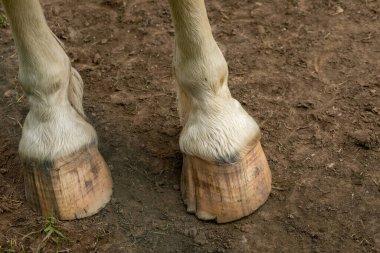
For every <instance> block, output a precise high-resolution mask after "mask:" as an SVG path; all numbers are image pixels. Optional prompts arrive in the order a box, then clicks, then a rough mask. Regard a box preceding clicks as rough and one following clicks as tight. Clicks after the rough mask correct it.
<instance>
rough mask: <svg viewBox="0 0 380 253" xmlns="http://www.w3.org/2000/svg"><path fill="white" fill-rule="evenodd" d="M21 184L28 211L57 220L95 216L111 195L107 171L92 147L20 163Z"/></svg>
mask: <svg viewBox="0 0 380 253" xmlns="http://www.w3.org/2000/svg"><path fill="white" fill-rule="evenodd" d="M24 182H25V194H26V199H27V201H28V202H29V203H30V205H31V206H32V208H33V209H34V210H36V211H39V212H41V213H42V215H43V216H54V217H56V218H58V219H60V220H73V219H79V218H84V217H88V216H91V215H93V214H96V213H97V212H99V211H100V210H101V209H102V208H103V207H104V206H105V205H106V204H107V203H108V202H109V200H110V199H111V195H112V178H111V174H110V171H109V169H108V167H107V164H106V163H105V161H104V160H103V158H102V156H101V154H100V153H99V151H98V148H97V147H96V146H95V145H92V146H89V147H87V148H85V149H83V150H80V151H78V152H76V153H74V154H72V155H70V156H67V157H62V158H59V159H56V160H55V161H51V162H50V161H45V162H39V161H33V160H30V159H29V160H28V159H26V160H24Z"/></svg>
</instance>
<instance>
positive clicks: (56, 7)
mask: <svg viewBox="0 0 380 253" xmlns="http://www.w3.org/2000/svg"><path fill="white" fill-rule="evenodd" d="M51 12H52V13H53V15H54V16H58V15H59V13H60V12H61V9H60V8H59V6H56V5H55V6H53V8H52V10H51Z"/></svg>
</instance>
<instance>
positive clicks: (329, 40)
mask: <svg viewBox="0 0 380 253" xmlns="http://www.w3.org/2000/svg"><path fill="white" fill-rule="evenodd" d="M42 4H43V7H44V10H45V14H46V17H47V20H48V23H49V25H50V27H51V28H52V30H53V31H54V33H55V34H56V35H57V36H58V37H59V38H60V39H61V40H62V41H63V42H64V43H65V45H66V51H67V52H68V54H69V56H70V57H71V59H72V64H73V66H75V67H76V68H77V69H78V70H79V72H80V74H81V75H82V77H83V79H84V82H85V95H84V107H85V111H86V113H87V115H88V117H89V119H90V121H91V122H92V124H93V125H94V126H95V128H96V130H97V132H98V135H99V143H100V144H99V148H100V151H101V152H102V154H103V155H104V158H105V160H106V161H107V163H108V164H109V166H110V168H111V170H112V174H113V179H114V183H115V186H114V195H113V198H112V200H111V203H110V204H108V205H107V207H106V208H105V209H104V210H103V211H101V212H100V213H99V214H97V215H95V216H93V217H90V218H86V219H83V220H76V221H70V222H58V223H57V224H53V227H54V228H55V229H56V230H57V231H59V232H61V233H62V234H63V235H64V237H61V236H60V235H59V233H53V235H52V236H51V237H49V238H47V240H45V241H44V242H43V239H44V237H45V236H46V234H47V232H48V230H45V231H41V229H43V228H46V227H47V225H45V221H44V219H42V218H41V217H40V216H39V215H38V214H36V213H34V212H33V211H31V209H30V208H29V206H28V204H27V203H25V197H24V193H23V178H22V173H21V171H20V165H21V163H20V159H19V157H18V154H17V147H18V141H19V139H20V137H21V124H22V122H23V119H24V118H25V116H26V114H27V112H28V105H27V101H26V99H25V96H24V95H23V91H22V89H21V87H20V84H19V83H18V81H17V66H18V63H17V61H18V60H17V55H16V52H15V46H14V43H13V41H12V37H11V31H10V29H9V26H7V24H6V21H4V20H3V21H1V20H0V118H1V122H0V130H1V131H0V246H1V247H0V252H23V251H25V252H33V251H36V250H37V248H38V247H40V248H42V252H380V139H379V138H380V115H379V114H380V17H379V14H380V2H379V1H378V0H344V1H343V0H340V1H339V0H288V1H285V0H261V1H252V0H241V1H234V0H219V1H216V0H215V1H207V8H208V11H209V18H210V22H211V25H212V28H213V32H214V36H215V39H216V40H217V42H218V43H219V45H220V47H221V48H222V51H223V52H224V54H225V57H226V59H227V61H228V64H229V70H230V76H229V86H230V89H231V92H232V94H233V95H234V96H235V97H236V98H237V99H238V100H239V101H241V102H242V104H243V106H244V107H245V109H246V110H247V111H248V112H249V113H250V114H251V115H253V116H254V117H255V119H256V120H257V122H258V123H259V125H260V127H261V129H262V133H263V137H262V144H263V147H264V150H265V152H266V154H267V157H268V160H269V165H270V167H271V170H272V174H273V191H272V193H271V195H270V197H269V199H268V201H267V203H266V204H265V205H264V206H263V207H262V208H260V209H259V210H258V211H256V212H255V213H254V214H252V215H250V216H249V217H247V218H244V219H242V220H239V221H236V222H233V223H229V224H224V225H217V224H215V223H214V222H202V221H199V220H197V219H196V217H195V216H193V215H190V214H187V213H186V210H185V206H184V205H183V203H182V201H181V198H180V192H179V178H180V173H181V164H182V156H181V153H180V151H179V147H178V138H179V133H180V127H179V118H178V116H177V111H176V94H175V83H174V81H173V77H172V74H171V60H172V55H173V38H174V30H173V26H172V24H171V18H170V13H169V8H168V4H167V2H166V1H153V0H141V1H137V0H131V1H128V0H127V1H121V0H115V1H113V0H91V1H84V0H50V1H48V0H44V1H42ZM2 14H4V11H3V10H2V9H1V7H0V17H1V16H2Z"/></svg>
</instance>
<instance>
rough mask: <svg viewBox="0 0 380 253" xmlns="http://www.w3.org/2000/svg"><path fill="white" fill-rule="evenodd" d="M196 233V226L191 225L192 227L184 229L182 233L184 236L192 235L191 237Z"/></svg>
mask: <svg viewBox="0 0 380 253" xmlns="http://www.w3.org/2000/svg"><path fill="white" fill-rule="evenodd" d="M197 233H198V230H197V228H196V227H192V228H189V229H185V230H184V234H185V235H186V236H189V237H193V238H194V237H195V236H196V235H197Z"/></svg>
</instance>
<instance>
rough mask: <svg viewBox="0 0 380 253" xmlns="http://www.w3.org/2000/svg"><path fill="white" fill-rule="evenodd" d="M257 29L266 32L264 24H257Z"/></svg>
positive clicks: (262, 32)
mask: <svg viewBox="0 0 380 253" xmlns="http://www.w3.org/2000/svg"><path fill="white" fill-rule="evenodd" d="M257 31H258V32H259V33H260V34H264V33H265V28H264V26H262V25H258V26H257Z"/></svg>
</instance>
